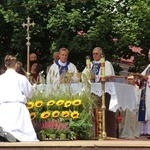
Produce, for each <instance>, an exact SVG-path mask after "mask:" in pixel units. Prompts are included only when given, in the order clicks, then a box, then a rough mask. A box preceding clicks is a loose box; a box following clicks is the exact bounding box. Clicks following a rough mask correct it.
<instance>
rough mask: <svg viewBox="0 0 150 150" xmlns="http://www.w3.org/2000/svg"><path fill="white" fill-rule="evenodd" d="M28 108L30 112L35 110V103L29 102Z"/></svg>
mask: <svg viewBox="0 0 150 150" xmlns="http://www.w3.org/2000/svg"><path fill="white" fill-rule="evenodd" d="M26 106H27V108H28V110H30V109H32V108H34V103H33V102H27V104H26Z"/></svg>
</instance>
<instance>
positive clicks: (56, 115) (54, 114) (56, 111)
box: [52, 110, 60, 118]
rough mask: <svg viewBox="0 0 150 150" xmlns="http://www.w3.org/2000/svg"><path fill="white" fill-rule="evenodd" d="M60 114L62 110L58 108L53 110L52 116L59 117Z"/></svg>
mask: <svg viewBox="0 0 150 150" xmlns="http://www.w3.org/2000/svg"><path fill="white" fill-rule="evenodd" d="M59 115H60V112H59V111H58V110H55V111H53V112H52V117H53V118H57V117H59Z"/></svg>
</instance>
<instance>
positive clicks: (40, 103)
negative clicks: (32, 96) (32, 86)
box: [35, 100, 43, 108]
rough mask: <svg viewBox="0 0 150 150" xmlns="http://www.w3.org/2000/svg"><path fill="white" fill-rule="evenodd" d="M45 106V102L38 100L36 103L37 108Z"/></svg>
mask: <svg viewBox="0 0 150 150" xmlns="http://www.w3.org/2000/svg"><path fill="white" fill-rule="evenodd" d="M42 106H43V101H42V100H38V101H36V102H35V107H37V108H40V107H42Z"/></svg>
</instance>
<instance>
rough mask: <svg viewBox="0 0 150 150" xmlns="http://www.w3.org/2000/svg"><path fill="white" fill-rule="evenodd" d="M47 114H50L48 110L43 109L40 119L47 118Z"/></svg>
mask: <svg viewBox="0 0 150 150" xmlns="http://www.w3.org/2000/svg"><path fill="white" fill-rule="evenodd" d="M49 116H50V112H49V111H44V112H43V113H41V118H42V119H47V118H48V117H49Z"/></svg>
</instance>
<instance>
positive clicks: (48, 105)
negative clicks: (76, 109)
mask: <svg viewBox="0 0 150 150" xmlns="http://www.w3.org/2000/svg"><path fill="white" fill-rule="evenodd" d="M54 104H55V100H49V101H48V102H47V104H46V105H47V107H51V106H53V105H54Z"/></svg>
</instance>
